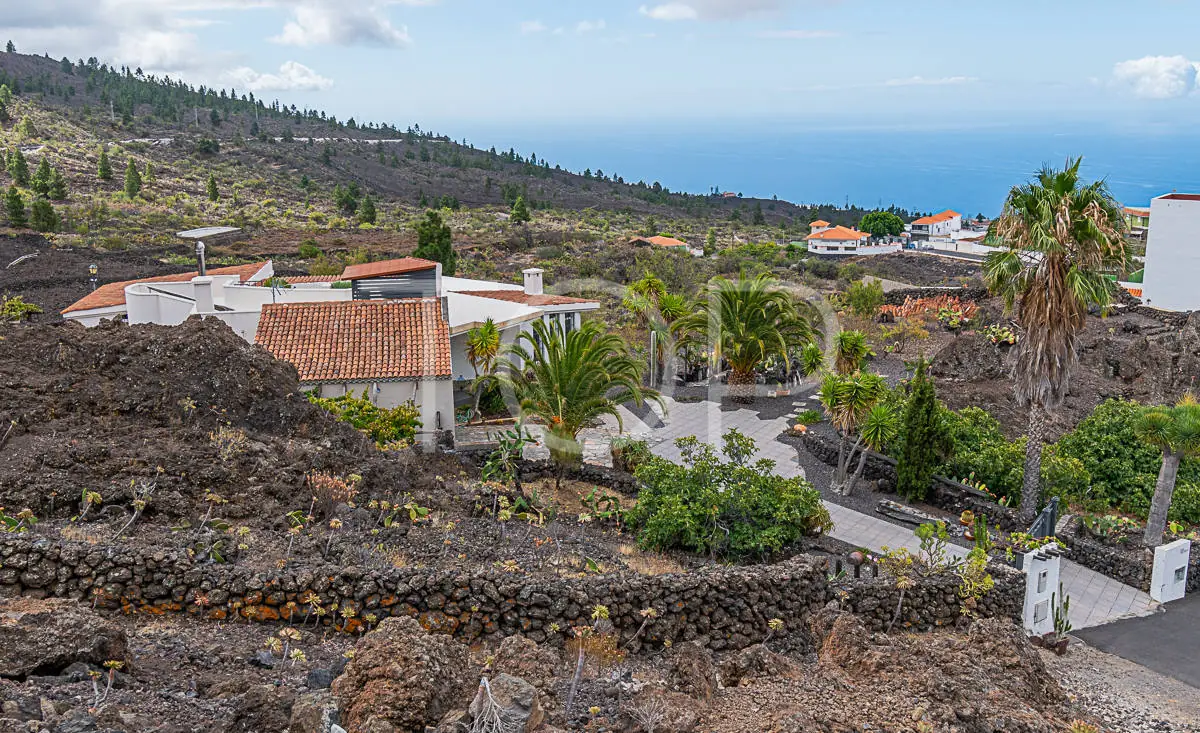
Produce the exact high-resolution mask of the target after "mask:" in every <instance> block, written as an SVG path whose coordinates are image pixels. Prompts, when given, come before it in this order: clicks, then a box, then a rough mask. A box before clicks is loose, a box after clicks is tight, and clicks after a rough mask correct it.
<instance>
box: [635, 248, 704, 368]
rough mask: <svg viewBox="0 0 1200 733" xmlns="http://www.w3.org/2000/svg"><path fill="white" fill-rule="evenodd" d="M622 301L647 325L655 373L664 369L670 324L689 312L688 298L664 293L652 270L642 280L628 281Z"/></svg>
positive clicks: (668, 351)
mask: <svg viewBox="0 0 1200 733" xmlns="http://www.w3.org/2000/svg"><path fill="white" fill-rule="evenodd" d="M621 304H622V305H624V306H625V308H626V310H628V311H629V312H631V313H633V315H634V316H635V317H636V318H637V320H638V322H639V323H641V324H642V325H643V326H645V327H646V331H647V333H648V334H652V335H653V336H654V341H653V344H655V354H654V359H655V362H654V363H655V366H656V367H657V373H658V374H662V373H664V372H665V370H664V368H663V367H664V365H665V364H666V361H667V354H668V353H670V351H671V349H670V348H668V344H669V343H670V340H671V324H672V323H674V322H675V321H677V320H679V319H680V318H682V317H683V315H684V314H686V313H687V312H688V303H687V299H686V298H684V297H683V296H682V295H676V294H674V293H668V292H667V286H666V284H665V283H663V281H662V280H661V279H659V278H658V277H657V276H656V275H654V274H653V273H651V272H648V271H647V272H646V274H645V276H644V277H642V279H641V280H637V281H635V282H633V283H631V284H630V285H629V286H627V287H626V288H625V296H624V297H623V298H622V299H621Z"/></svg>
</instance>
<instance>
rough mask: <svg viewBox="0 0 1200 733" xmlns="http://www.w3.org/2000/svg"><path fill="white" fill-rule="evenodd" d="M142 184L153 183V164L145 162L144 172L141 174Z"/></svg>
mask: <svg viewBox="0 0 1200 733" xmlns="http://www.w3.org/2000/svg"><path fill="white" fill-rule="evenodd" d="M142 183H145V184H146V185H150V184H151V183H154V164H153V163H151V162H150V161H148V160H147V161H146V172H145V173H143V174H142Z"/></svg>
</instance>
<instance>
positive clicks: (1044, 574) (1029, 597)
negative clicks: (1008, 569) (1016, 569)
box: [1021, 548, 1062, 636]
mask: <svg viewBox="0 0 1200 733" xmlns="http://www.w3.org/2000/svg"><path fill="white" fill-rule="evenodd" d="M1060 565H1061V562H1060V560H1059V556H1058V550H1057V548H1053V549H1047V548H1041V549H1037V550H1031V551H1029V552H1027V553H1025V554H1024V555H1023V556H1022V562H1021V569H1022V570H1023V571H1025V606H1024V609H1023V611H1022V614H1021V620H1022V623H1023V625H1024V626H1025V630H1026V631H1028V632H1029V633H1030V634H1033V635H1034V636H1041V635H1043V634H1048V633H1050V632H1051V631H1054V609H1053V608H1052V607H1051V605H1052V604H1051V602H1050V601H1051V596H1052V595H1054V594H1056V593H1058V578H1059V566H1060ZM1058 601H1059V602H1060V603H1061V602H1062V599H1061V598H1060V599H1058Z"/></svg>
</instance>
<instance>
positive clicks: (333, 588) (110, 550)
mask: <svg viewBox="0 0 1200 733" xmlns="http://www.w3.org/2000/svg"><path fill="white" fill-rule="evenodd" d="M827 565H828V563H827V560H825V559H823V558H817V557H811V556H801V557H799V558H796V559H794V560H791V561H788V562H786V563H781V564H777V565H763V566H746V567H733V568H713V569H705V570H698V571H693V572H689V573H686V574H676V575H660V576H639V575H619V576H618V575H605V576H587V577H581V578H540V577H530V576H526V575H524V574H522V573H520V572H515V573H506V572H502V571H500V570H488V571H486V572H482V573H475V574H470V573H466V572H452V571H431V570H423V569H415V568H401V569H390V570H386V571H366V570H363V569H361V568H357V567H344V568H343V567H338V566H335V565H321V566H315V567H301V568H297V569H289V570H285V571H279V572H274V571H270V572H264V571H254V570H251V569H249V568H244V567H239V566H236V565H207V564H199V563H196V562H194V561H193V560H191V559H189V558H188V557H187V556H186V555H185V554H183V553H181V552H176V551H165V550H164V551H153V552H152V551H148V550H138V549H134V548H129V547H124V546H117V545H90V544H87V543H79V542H71V541H65V540H50V539H48V538H38V537H36V536H31V535H21V536H18V537H2V538H0V597H14V596H30V597H49V596H54V597H64V598H73V599H76V600H80V601H82V602H84V603H87V602H92V603H94V604H96V605H97V606H98V607H103V608H109V609H120V610H123V611H124V612H126V613H131V614H133V613H146V614H165V613H188V614H191V615H195V616H198V617H203V618H208V619H212V620H226V619H232V618H236V617H242V618H245V619H247V620H257V621H281V620H282V621H290V622H291V623H297V624H299V623H306V622H307V623H318V622H320V623H323V624H326V625H333V626H335V627H336V628H338V629H340V630H345V631H349V632H356V631H359V630H362V629H363V628H364V625H366V626H369V625H370V624H371V623H373V622H375V621H377V620H379V619H382V618H384V617H387V616H393V615H408V616H412V617H415V618H417V619H418V620H419V621H420V622H421V624H422V625H423V626H424V627H425V628H427V629H429V630H431V631H434V632H441V633H448V634H453V635H455V636H458V637H460V638H463V639H465V640H468V641H471V640H474V639H478V638H480V637H489V636H508V635H511V634H515V633H523V634H525V635H526V636H528V637H529V638H531V639H533V640H534V641H543V640H547V639H551V637H553V636H554V635H556V634H565V633H567V631H568V629H569V627H571V626H579V625H584V624H588V623H590V615H591V612H592V609H593V608H594V607H595V606H596V605H598V604H599V605H604V606H607V607H608V609H609V611H610V613H611V620H612V622H613V623H614V625H615V626H616V628H617V629H618V631H619V632H620V633H621V635H622V638H623V640H626V639H629V638H630V637H631V636H632V635H633V634H634V632H635V631H636V630H637V629H638V627H639V626H641V624H642V620H643V619H642V617H641V616H640V615H639V611H641V610H642V609H645V608H654V609H655V610H657V611H658V613H659V618H658V619H656V620H655V621H654V622H653V623H651V624H650V625H649V626H648V627H647V629H646V631H645V632H644V634H643V636H642V637H641V638H642V640H643V641H644V642H646V643H648V644H650V645H657V644H660V643H661V642H662V641H664V640H666V639H670V640H672V641H673V642H679V641H690V640H694V639H703V640H705V642H706V643H707V644H708V646H710V647H711V648H713V649H715V650H721V649H737V648H741V647H744V646H748V645H750V644H753V643H756V642H758V641H761V639H762V637H763V636H764V635H765V633H766V629H767V622H768V621H769V620H770V619H772V618H781V619H783V620H784V621H785V623H786V624H787V627H788V628H789V629H790V630H793V631H794V630H798V629H802V628H803V627H804V624H805V621H806V619H807V618H808V616H809V615H810V614H811V613H813V612H815V611H817V610H819V609H820V608H822V607H823V606H825V605H826V604H827V603H828V602H829V601H830V600H833V599H834V598H835V597H838V598H841V599H843V600H844V602H846V603H848V604H849V605H850V607H852V608H854V609H855V610H858V611H860V612H861V613H863V614H864V615H865V616H867V617H868V618H869V619H870V621H869V623H870V625H871V626H872V628H883V626H884V625H885V624H886V623H887V621H888V620H890V618H891V615H890V614H891V613H892V611H893V609H894V608H895V603H896V593H897V591H896V589H895V587H894V583H892V582H890V581H888V580H887V579H884V578H881V579H871V580H867V579H862V580H851V581H844V580H840V579H839V580H836V581H831V580H829V579H828V578H827ZM1012 573H1013V571H1012V570H1011V569H1009V568H1005V567H1002V566H995V567H994V569H993V574H994V575H995V576H996V577H997V588H996V590H995V591H993V593H992V594H990V596H989V598H988V600H987V602H986V603H985V604H984V606H983V608H982V609H981V611H982V613H983V615H985V616H1006V617H1012V618H1015V617H1016V615H1017V613H1018V612H1019V609H1020V607H1021V602H1022V594H1023V589H1022V588H1023V586H1022V583H1021V582H1020V576H1019V574H1018V575H1017V576H1016V579H1015V580H1014V578H1013V576H1012ZM956 584H957V579H956V578H954V577H953V576H950V577H944V578H931V579H921V580H920V583H919V584H918V587H917V588H914V589H911V590H909V591H908V592H907V595H906V597H907V598H908V600H906V602H905V608H906V612H905V616H904V618H903V620H902V623H906V624H909V625H910V626H911V627H913V628H918V629H927V628H931V627H933V626H940V625H945V624H947V623H951V622H952V620H953V619H954V618H955V617H957V615H958V608H959V601H958V598H957V596H956V595H955V592H954V588H955V587H956ZM311 595H315V596H317V597H318V598H319V600H317V601H311V599H310V596H311ZM314 603H319V605H320V606H321V607H322V608H324V609H326V611H327V612H326V613H325V615H323V616H320V617H318V616H317V615H316V614H315V613H314V610H313V609H314V608H315V606H314ZM334 604H336V606H335V605H334ZM347 609H350V613H348V614H347V613H346V610H347ZM552 625H556V627H557V630H555V629H554V628H552Z"/></svg>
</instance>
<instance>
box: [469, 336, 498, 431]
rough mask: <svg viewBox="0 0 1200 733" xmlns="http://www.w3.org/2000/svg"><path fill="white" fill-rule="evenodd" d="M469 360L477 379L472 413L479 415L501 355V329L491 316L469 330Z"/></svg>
mask: <svg viewBox="0 0 1200 733" xmlns="http://www.w3.org/2000/svg"><path fill="white" fill-rule="evenodd" d="M466 346H467V349H466V351H467V361H469V362H470V363H471V368H472V369H474V370H475V381H474V382H473V383H472V384H471V391H473V392H474V393H475V408H474V411H473V412H472V413H471V414H472V415H479V402H480V400H481V399H482V398H483V392H484V390H485V389H486V388H487V385H488V384H489V383H490V382H491V377H492V369H493V368H494V367H495V365H496V358H497V357H499V356H500V329H499V328H498V327H497V326H496V322H495V321H493V320H492V319H491V318H489V319H487V320H486V321H484V322H483V323H481V324H479V325H478V326H476V327H475V328H472V329H471V330H470V331H468V332H467V344H466Z"/></svg>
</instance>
